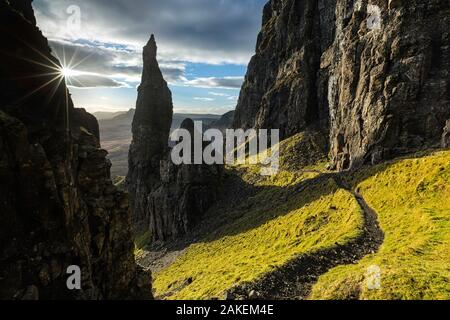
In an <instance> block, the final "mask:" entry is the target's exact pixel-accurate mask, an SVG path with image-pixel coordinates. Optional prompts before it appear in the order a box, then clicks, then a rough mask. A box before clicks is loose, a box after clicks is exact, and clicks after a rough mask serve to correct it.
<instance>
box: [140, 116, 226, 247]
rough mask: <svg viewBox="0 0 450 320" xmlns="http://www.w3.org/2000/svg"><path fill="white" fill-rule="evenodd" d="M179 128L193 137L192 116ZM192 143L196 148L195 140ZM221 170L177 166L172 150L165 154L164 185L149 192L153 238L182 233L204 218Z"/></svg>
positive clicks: (175, 236)
mask: <svg viewBox="0 0 450 320" xmlns="http://www.w3.org/2000/svg"><path fill="white" fill-rule="evenodd" d="M180 128H181V129H185V130H188V131H189V132H190V133H191V137H192V139H193V137H194V130H195V125H194V121H193V120H192V119H186V120H184V121H183V123H182V124H181V127H180ZM200 134H201V133H200ZM191 145H192V147H191V149H192V150H194V141H193V140H192V141H191ZM204 147H206V144H205V145H204ZM192 160H193V159H192ZM222 170H223V168H222V166H221V165H206V164H203V165H194V164H192V165H189V164H182V165H178V166H177V165H175V164H173V162H172V160H171V159H170V152H168V153H167V154H166V156H165V159H163V160H162V161H161V166H160V173H161V185H160V186H159V188H157V189H156V190H154V191H153V192H152V193H151V194H150V196H149V203H148V213H149V220H148V223H149V231H150V234H151V238H152V241H167V240H171V239H175V238H178V237H181V236H183V235H186V234H187V233H188V232H189V231H190V230H191V229H192V228H193V227H194V226H196V225H197V224H198V223H200V222H201V220H202V217H203V215H204V214H205V213H206V211H207V210H208V209H209V208H210V207H211V206H212V204H213V203H214V201H215V200H216V198H217V192H218V188H219V184H220V180H221V175H222Z"/></svg>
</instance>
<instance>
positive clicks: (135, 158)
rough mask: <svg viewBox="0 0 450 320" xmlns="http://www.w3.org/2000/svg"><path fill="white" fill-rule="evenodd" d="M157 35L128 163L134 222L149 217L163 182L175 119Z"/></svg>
mask: <svg viewBox="0 0 450 320" xmlns="http://www.w3.org/2000/svg"><path fill="white" fill-rule="evenodd" d="M156 55H157V46H156V41H155V37H154V35H152V36H151V37H150V40H149V41H148V43H147V45H146V46H145V47H144V50H143V61H144V68H143V72H142V81H141V85H140V86H139V89H138V98H137V102H136V113H135V115H134V119H133V126H132V131H133V141H132V144H131V147H130V152H129V157H128V162H129V172H128V176H127V187H128V191H129V192H130V194H131V204H132V209H133V212H134V218H135V222H138V223H139V222H143V221H145V219H146V218H147V214H146V211H147V210H146V208H147V198H148V195H149V193H150V192H151V191H152V189H154V188H155V187H156V186H157V184H159V181H160V173H159V165H160V161H161V159H162V158H163V157H164V155H165V153H166V151H167V149H168V141H169V134H170V126H171V123H172V116H173V105H172V93H171V92H170V90H169V88H168V86H167V82H166V81H165V80H164V78H163V75H162V73H161V70H160V69H159V65H158V61H157V60H156Z"/></svg>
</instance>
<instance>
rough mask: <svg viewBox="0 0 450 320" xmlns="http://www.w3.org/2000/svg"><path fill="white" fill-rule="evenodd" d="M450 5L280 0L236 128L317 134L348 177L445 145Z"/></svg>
mask: <svg viewBox="0 0 450 320" xmlns="http://www.w3.org/2000/svg"><path fill="white" fill-rule="evenodd" d="M449 10H450V8H449V4H448V1H439V0H433V1H423V0H413V1H407V2H405V1H397V0H390V1H388V0H384V1H383V0H377V1H375V0H354V1H353V0H319V1H316V0H271V1H269V3H268V4H267V5H266V6H265V9H264V17H263V27H262V31H261V33H260V35H259V37H258V44H257V50H256V55H255V56H254V57H253V58H252V60H251V62H250V65H249V69H248V73H247V76H246V81H245V83H244V85H243V88H242V92H241V96H240V98H239V102H238V106H237V110H236V116H235V121H234V126H235V127H243V128H248V127H256V128H268V129H270V128H277V129H278V128H279V129H280V130H281V135H282V138H286V137H289V136H292V135H293V134H296V133H298V132H301V131H304V130H305V129H306V128H310V127H315V128H316V130H317V129H318V130H320V131H324V132H328V133H329V134H330V141H329V145H330V154H331V157H332V160H333V163H334V164H335V166H336V167H337V168H338V169H339V170H344V169H348V168H351V167H354V166H357V165H359V164H362V163H367V162H368V163H377V162H380V161H382V160H383V159H387V158H391V157H394V156H397V155H400V154H403V153H408V152H411V151H414V150H418V149H423V148H428V147H433V146H437V145H439V143H440V140H441V135H442V128H443V127H444V125H445V119H448V118H449V117H450V106H449V90H448V88H449V63H450V55H449V50H450V49H449V45H448V44H449V40H450V39H449V33H448V25H449V20H450V11H449Z"/></svg>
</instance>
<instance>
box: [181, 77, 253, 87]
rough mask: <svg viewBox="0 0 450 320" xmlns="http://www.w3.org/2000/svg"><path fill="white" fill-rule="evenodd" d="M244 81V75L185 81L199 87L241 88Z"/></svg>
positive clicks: (185, 83) (186, 83)
mask: <svg viewBox="0 0 450 320" xmlns="http://www.w3.org/2000/svg"><path fill="white" fill-rule="evenodd" d="M243 82H244V77H223V78H218V77H209V78H195V79H193V80H188V81H185V82H184V85H186V86H192V87H199V88H219V89H240V88H241V86H242V83H243Z"/></svg>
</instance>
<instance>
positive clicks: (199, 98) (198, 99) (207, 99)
mask: <svg viewBox="0 0 450 320" xmlns="http://www.w3.org/2000/svg"><path fill="white" fill-rule="evenodd" d="M194 100H197V101H214V100H215V99H212V98H203V97H194Z"/></svg>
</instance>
